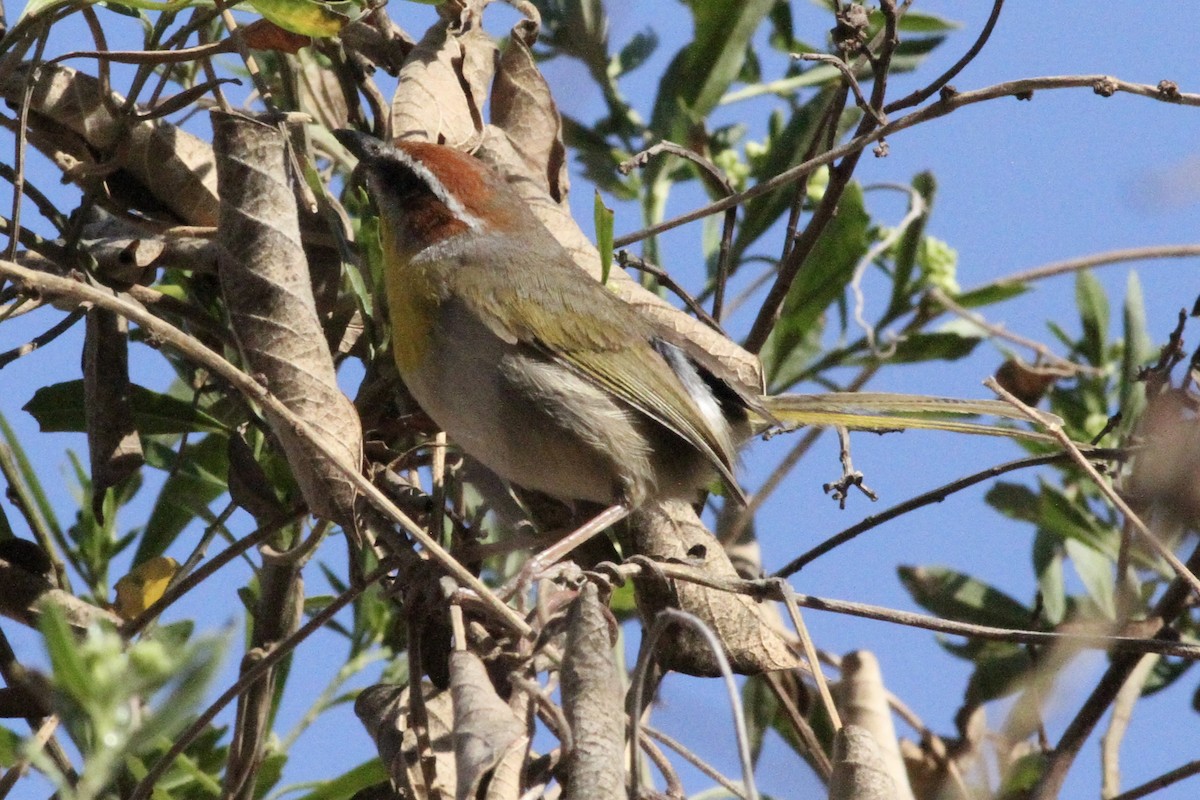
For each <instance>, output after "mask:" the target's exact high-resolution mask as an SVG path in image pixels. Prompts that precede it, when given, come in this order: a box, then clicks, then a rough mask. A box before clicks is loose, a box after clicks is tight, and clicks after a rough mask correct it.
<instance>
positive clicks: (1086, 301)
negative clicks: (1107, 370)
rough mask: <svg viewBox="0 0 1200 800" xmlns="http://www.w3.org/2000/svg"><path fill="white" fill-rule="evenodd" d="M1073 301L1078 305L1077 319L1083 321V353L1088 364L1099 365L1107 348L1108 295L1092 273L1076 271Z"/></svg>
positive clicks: (1103, 359) (1102, 362)
mask: <svg viewBox="0 0 1200 800" xmlns="http://www.w3.org/2000/svg"><path fill="white" fill-rule="evenodd" d="M1075 303H1076V304H1077V305H1078V306H1079V319H1080V321H1081V322H1082V323H1083V342H1082V347H1081V349H1082V351H1083V355H1084V356H1085V357H1086V358H1087V360H1088V363H1089V364H1091V365H1093V366H1101V365H1103V364H1104V361H1105V351H1106V350H1107V349H1108V319H1109V317H1108V296H1107V295H1106V294H1105V293H1104V287H1103V286H1101V285H1100V281H1098V280H1096V278H1095V276H1093V275H1092V273H1090V272H1079V273H1077V275H1076V278H1075Z"/></svg>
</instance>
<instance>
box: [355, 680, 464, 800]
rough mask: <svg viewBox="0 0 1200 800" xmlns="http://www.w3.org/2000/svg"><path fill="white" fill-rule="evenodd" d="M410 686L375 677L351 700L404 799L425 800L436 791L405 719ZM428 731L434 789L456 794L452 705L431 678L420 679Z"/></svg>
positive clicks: (414, 737) (443, 795)
mask: <svg viewBox="0 0 1200 800" xmlns="http://www.w3.org/2000/svg"><path fill="white" fill-rule="evenodd" d="M408 691H409V690H408V687H407V686H399V685H397V684H390V683H379V684H375V685H374V686H368V687H367V688H366V689H363V690H362V692H361V693H360V694H359V695H358V698H357V699H356V700H355V701H354V713H355V715H356V716H357V717H358V719H359V721H360V722H362V724H363V727H365V728H366V729H367V733H369V734H370V735H371V738H372V739H373V740H374V742H375V749H376V752H378V753H379V758H380V760H381V761H382V762H383V765H384V767H385V768H386V769H387V772H388V776H389V777H390V778H391V779H392V784H393V785H394V786H396V787H397V788H399V789H400V790H401V791H402V792H403V793H404V797H405V798H407V800H425V799H426V798H428V797H430V796H431V795H432V794H434V792H431V791H430V787H429V786H428V785H427V783H426V780H425V769H423V767H422V764H421V756H422V753H421V752H420V749H419V737H418V736H417V732H416V731H415V730H414V729H413V728H412V726H411V725H410V724H409V718H408V706H409V699H408ZM421 691H422V696H423V698H424V704H425V714H426V717H427V718H428V722H429V729H428V731H426V734H427V736H428V740H429V743H430V747H431V748H432V751H433V752H432V753H429V754H425V755H429V756H432V758H433V759H434V761H433V772H434V775H435V784H434V787H433V788H434V790H435V792H436V793H437V794H440V795H441V796H442V797H443V798H446V797H454V796H455V768H454V735H453V732H452V731H453V723H454V709H453V704H452V702H451V700H450V692H448V691H441V690H439V689H438V688H436V687H435V686H434V685H433V684H432V683H430V682H429V681H422V683H421Z"/></svg>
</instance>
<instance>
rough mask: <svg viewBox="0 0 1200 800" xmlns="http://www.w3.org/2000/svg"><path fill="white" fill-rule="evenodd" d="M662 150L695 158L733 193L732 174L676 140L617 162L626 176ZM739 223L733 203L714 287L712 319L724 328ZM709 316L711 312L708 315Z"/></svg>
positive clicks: (727, 215)
mask: <svg viewBox="0 0 1200 800" xmlns="http://www.w3.org/2000/svg"><path fill="white" fill-rule="evenodd" d="M659 153H670V154H672V155H675V156H679V157H680V158H683V159H686V160H688V161H691V162H692V163H693V164H695V165H696V166H698V167H700V169H702V170H704V172H705V173H706V174H707V175H708V176H709V178H710V179H711V180H712V182H713V183H715V184H716V185H718V186H720V187H721V190H722V191H723V192H724V194H725V196H726V197H729V196H731V195H733V194H734V193H735V192H734V189H733V184H732V183H730V181H729V177H728V176H727V175H726V174H725V173H724V172H723V171H722V170H721V169H720V168H719V167H718V166H717V165H716V164H714V163H713V162H712V161H710V160H709V159H707V158H705V157H704V156H702V155H700V154H699V153H696V152H694V151H692V150H689V149H688V148H686V147H683V146H682V145H678V144H675V143H674V142H669V141H666V140H664V141H661V142H659V143H658V144H656V145H654V146H653V147H650V148H647V149H646V150H643V151H642V152H640V153H638V154H637V155H635V156H634V157H633V158H630V159H628V160H627V161H624V162H622V163H621V164H619V165H617V169H618V170H619V171H620V172H621V174H623V175H628V174H629V173H630V172H631V171H632V170H633V169H634V167H641V166H645V165H646V164H647V163H648V162H649V161H650V159H651V158H652V157H654V156H656V155H658V154H659ZM736 222H737V207H736V206H731V207H730V208H728V209H726V210H725V220H724V223H723V224H722V226H721V243H720V246H719V247H718V250H717V272H716V276H715V278H714V286H713V309H712V317H711V318H712V319H713V320H714V322H713V325H714V326H716V327H717V328H718V330H719V329H720V320H721V315H722V312H723V308H724V305H725V283H726V281H727V280H728V279H729V250H730V247H731V246H732V245H733V228H734V224H735V223H736ZM705 316H707V315H705Z"/></svg>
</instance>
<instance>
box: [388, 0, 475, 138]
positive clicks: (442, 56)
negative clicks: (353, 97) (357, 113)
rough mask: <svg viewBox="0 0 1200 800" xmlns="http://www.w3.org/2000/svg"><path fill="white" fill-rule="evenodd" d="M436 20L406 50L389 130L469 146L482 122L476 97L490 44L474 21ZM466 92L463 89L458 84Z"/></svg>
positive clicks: (413, 136)
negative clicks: (467, 90) (468, 24)
mask: <svg viewBox="0 0 1200 800" xmlns="http://www.w3.org/2000/svg"><path fill="white" fill-rule="evenodd" d="M460 24H461V23H459V22H452V21H450V20H447V19H442V20H439V21H438V22H437V23H435V24H434V25H433V26H432V27H431V28H430V29H429V30H428V31H427V32H426V33H425V36H424V37H423V38H422V39H421V41H420V42H419V43H418V44H417V46H416V47H414V48H413V50H412V52H410V53H409V55H408V58H407V59H405V62H404V66H403V67H401V68H400V81H399V83H398V84H397V86H396V93H395V95H394V96H393V98H392V135H393V136H394V137H395V138H397V139H420V140H425V141H430V142H440V143H443V144H447V145H450V146H452V147H457V148H459V149H460V150H469V149H470V148H471V146H472V145H474V144H475V143H476V142H477V141H478V140H479V131H480V129H481V128H482V126H483V115H482V109H483V105H482V99H483V98H484V97H486V96H487V85H488V83H490V81H491V69H492V67H490V65H491V64H492V63H494V58H495V50H496V45H495V43H494V42H493V41H492V40H491V37H489V36H488V35H487V33H485V32H484V31H483V29H482V28H480V27H479V26H478V24H471V25H470V26H469V27H466V28H462V27H460ZM464 86H466V87H468V89H469V93H464V92H463V87H464Z"/></svg>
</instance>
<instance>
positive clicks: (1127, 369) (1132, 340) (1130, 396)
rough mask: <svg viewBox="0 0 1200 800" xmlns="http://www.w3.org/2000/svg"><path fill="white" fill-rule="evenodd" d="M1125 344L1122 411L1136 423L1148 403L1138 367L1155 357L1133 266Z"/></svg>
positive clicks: (1123, 323) (1128, 286) (1124, 314)
mask: <svg viewBox="0 0 1200 800" xmlns="http://www.w3.org/2000/svg"><path fill="white" fill-rule="evenodd" d="M1121 327H1122V329H1123V330H1122V335H1123V337H1124V339H1125V346H1124V347H1123V348H1122V350H1121V375H1120V378H1119V382H1118V385H1119V387H1120V392H1119V396H1120V403H1121V413H1122V414H1123V415H1124V416H1125V419H1126V420H1128V421H1129V422H1130V423H1132V421H1133V420H1136V419H1138V418H1139V417H1141V415H1142V409H1143V408H1145V405H1146V384H1145V383H1143V382H1141V381H1137V380H1134V379H1135V378H1136V377H1137V373H1138V369H1139V368H1140V367H1142V366H1143V365H1145V364H1147V363H1149V362H1150V361H1151V360H1152V359H1153V358H1154V343H1153V342H1152V341H1151V339H1150V334H1149V332H1148V331H1147V328H1146V305H1145V302H1144V300H1143V298H1142V284H1141V281H1139V280H1138V274H1137V272H1135V271H1133V270H1130V271H1129V278H1128V280H1127V282H1126V285H1125V305H1124V307H1123V308H1122V314H1121Z"/></svg>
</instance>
